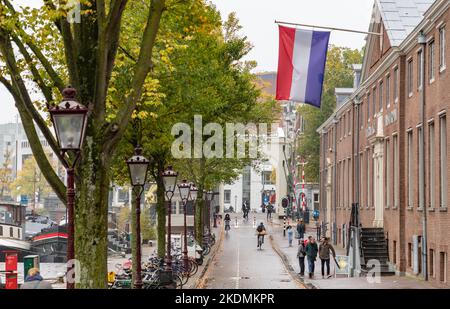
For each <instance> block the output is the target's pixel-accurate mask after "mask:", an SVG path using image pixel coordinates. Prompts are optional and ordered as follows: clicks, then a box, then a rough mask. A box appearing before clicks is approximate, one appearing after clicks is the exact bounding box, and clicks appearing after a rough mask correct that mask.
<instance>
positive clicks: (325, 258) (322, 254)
mask: <svg viewBox="0 0 450 309" xmlns="http://www.w3.org/2000/svg"><path fill="white" fill-rule="evenodd" d="M330 252H331V253H332V254H333V257H336V252H335V251H334V248H333V246H332V245H331V244H330V242H329V238H328V237H324V238H323V240H322V242H321V243H320V246H319V258H320V261H321V265H322V267H321V269H322V279H324V278H325V265H326V266H327V278H329V277H330Z"/></svg>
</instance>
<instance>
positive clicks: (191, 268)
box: [189, 259, 198, 277]
mask: <svg viewBox="0 0 450 309" xmlns="http://www.w3.org/2000/svg"><path fill="white" fill-rule="evenodd" d="M197 271H198V265H197V263H196V262H195V261H194V260H191V259H190V260H189V276H190V277H191V276H193V275H195V274H196V273H197Z"/></svg>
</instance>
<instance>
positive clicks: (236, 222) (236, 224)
mask: <svg viewBox="0 0 450 309" xmlns="http://www.w3.org/2000/svg"><path fill="white" fill-rule="evenodd" d="M234 227H236V228H237V227H238V219H237V217H236V218H235V223H234Z"/></svg>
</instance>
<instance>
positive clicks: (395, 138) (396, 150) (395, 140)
mask: <svg viewBox="0 0 450 309" xmlns="http://www.w3.org/2000/svg"><path fill="white" fill-rule="evenodd" d="M397 139H398V138H397V135H394V136H393V140H392V143H393V144H394V145H393V146H394V153H393V157H394V190H393V192H394V207H395V208H397V207H398V191H399V187H398V180H399V178H398V168H399V162H398V142H397Z"/></svg>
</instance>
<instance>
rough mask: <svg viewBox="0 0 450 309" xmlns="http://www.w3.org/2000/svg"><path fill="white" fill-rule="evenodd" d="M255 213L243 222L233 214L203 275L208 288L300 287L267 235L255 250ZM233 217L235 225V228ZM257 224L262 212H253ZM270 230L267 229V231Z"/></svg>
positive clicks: (263, 218)
mask: <svg viewBox="0 0 450 309" xmlns="http://www.w3.org/2000/svg"><path fill="white" fill-rule="evenodd" d="M254 216H255V214H250V215H249V217H250V218H249V221H248V222H247V223H244V222H243V219H242V214H232V215H231V218H232V221H231V230H230V231H229V232H228V234H227V233H225V235H224V238H223V242H222V244H221V248H220V249H219V251H218V253H217V255H216V256H215V258H214V260H213V261H212V264H211V265H210V267H209V270H208V273H207V274H206V285H205V288H209V289H296V288H300V286H298V285H297V283H296V282H295V281H294V280H293V279H292V278H291V276H290V275H289V273H288V272H287V271H286V269H285V268H284V266H283V264H282V262H281V259H280V257H279V256H278V255H277V253H276V252H275V251H274V250H273V249H272V247H271V244H270V240H269V238H268V236H266V237H265V239H264V244H263V246H262V250H261V251H260V250H258V249H257V246H256V245H257V238H256V234H255V233H256V227H254V222H253V218H254ZM236 218H237V219H238V225H237V227H236ZM256 218H257V221H256V222H257V223H259V222H261V221H263V222H264V225H267V223H266V220H265V216H263V214H256ZM269 233H270V231H269Z"/></svg>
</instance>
